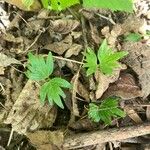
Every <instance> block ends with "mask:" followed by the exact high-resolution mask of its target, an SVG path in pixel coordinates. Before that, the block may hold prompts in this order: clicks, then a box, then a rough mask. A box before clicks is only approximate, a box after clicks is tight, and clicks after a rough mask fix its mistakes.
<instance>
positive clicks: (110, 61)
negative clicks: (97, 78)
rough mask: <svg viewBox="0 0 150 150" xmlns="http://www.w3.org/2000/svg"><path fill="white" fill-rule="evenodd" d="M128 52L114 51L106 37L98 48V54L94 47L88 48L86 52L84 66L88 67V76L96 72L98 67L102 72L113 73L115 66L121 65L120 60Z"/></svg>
mask: <svg viewBox="0 0 150 150" xmlns="http://www.w3.org/2000/svg"><path fill="white" fill-rule="evenodd" d="M127 54H128V52H125V51H121V52H114V51H113V50H112V49H111V48H109V46H108V45H107V42H106V39H105V40H104V41H103V42H102V44H101V46H100V48H99V50H98V54H97V56H96V54H95V53H94V51H93V50H92V49H90V48H88V49H87V53H85V57H86V59H85V64H84V65H83V67H86V68H87V76H88V75H91V74H93V73H95V72H96V70H97V68H98V69H99V70H100V71H101V72H102V73H104V74H106V75H111V74H113V71H114V69H115V68H118V67H120V64H119V62H118V60H119V59H121V58H123V57H124V56H126V55H127ZM97 62H98V63H97Z"/></svg>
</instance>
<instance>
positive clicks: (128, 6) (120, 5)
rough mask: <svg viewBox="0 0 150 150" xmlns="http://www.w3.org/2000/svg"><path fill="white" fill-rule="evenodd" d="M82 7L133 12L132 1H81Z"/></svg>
mask: <svg viewBox="0 0 150 150" xmlns="http://www.w3.org/2000/svg"><path fill="white" fill-rule="evenodd" d="M83 6H84V7H88V8H94V7H95V8H107V9H111V10H113V11H116V10H120V11H126V12H133V0H94V2H93V0H83Z"/></svg>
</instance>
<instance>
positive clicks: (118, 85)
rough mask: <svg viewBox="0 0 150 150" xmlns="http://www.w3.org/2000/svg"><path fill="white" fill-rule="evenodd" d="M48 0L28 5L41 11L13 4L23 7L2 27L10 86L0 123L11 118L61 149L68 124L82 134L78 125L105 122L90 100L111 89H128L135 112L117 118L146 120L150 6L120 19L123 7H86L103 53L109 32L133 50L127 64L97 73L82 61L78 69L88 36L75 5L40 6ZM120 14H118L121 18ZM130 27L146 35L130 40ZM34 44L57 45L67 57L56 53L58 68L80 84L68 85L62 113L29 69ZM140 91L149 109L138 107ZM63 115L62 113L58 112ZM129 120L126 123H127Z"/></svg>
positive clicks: (120, 92)
mask: <svg viewBox="0 0 150 150" xmlns="http://www.w3.org/2000/svg"><path fill="white" fill-rule="evenodd" d="M5 1H7V0H5ZM16 2H17V3H16ZM9 3H10V4H14V3H15V5H16V6H18V7H19V8H21V9H24V10H26V8H24V7H23V6H22V5H21V3H18V1H16V0H11V1H9ZM40 7H41V4H39V3H38V2H37V4H33V6H31V7H30V8H29V9H28V10H27V11H29V10H30V9H32V10H34V11H35V12H33V14H32V13H30V12H24V11H20V10H18V9H17V8H12V9H13V10H14V9H15V10H16V11H17V12H16V14H15V15H14V14H13V15H12V16H11V17H12V18H11V19H10V20H8V21H9V22H10V23H9V26H8V27H7V28H6V29H5V28H3V32H2V33H1V32H0V34H1V35H2V36H1V37H2V38H1V39H0V43H1V46H0V50H1V53H0V75H1V77H0V83H1V85H2V86H1V88H2V89H3V90H1V96H2V98H1V101H0V102H1V103H2V105H0V109H1V110H0V112H1V115H0V125H4V126H5V127H7V126H6V124H11V126H12V130H14V131H16V132H17V133H20V134H24V135H26V136H27V137H28V138H29V139H30V142H31V143H32V144H33V145H36V148H37V149H49V148H51V149H55V148H56V147H59V148H60V147H61V146H62V145H63V140H64V138H65V137H64V135H66V132H65V131H64V128H65V129H67V127H68V125H69V132H73V133H69V134H72V135H74V134H75V133H74V131H76V132H80V133H82V131H93V130H95V129H104V128H105V127H104V126H103V124H102V122H100V123H98V124H97V123H93V122H92V121H91V120H89V118H88V117H87V111H88V109H89V107H88V105H89V103H90V102H93V103H101V101H102V100H103V99H104V98H107V97H109V96H115V97H120V99H121V100H120V102H119V103H120V105H123V107H122V106H121V107H122V108H123V109H124V111H125V112H126V113H127V117H125V118H124V119H119V120H117V121H113V126H116V127H117V126H126V125H127V123H128V122H126V119H129V118H130V121H129V122H130V124H134V123H136V124H140V123H144V122H146V121H147V120H149V118H150V117H149V116H150V115H149V106H147V103H148V98H149V94H150V90H149V89H150V88H149V81H150V75H149V71H148V70H149V66H150V65H149V45H148V40H149V39H148V38H149V37H148V38H147V35H146V36H145V33H147V32H146V31H147V30H149V25H148V22H147V20H146V18H148V17H149V15H148V14H146V13H144V17H142V14H141V13H142V11H139V12H136V13H137V14H136V16H135V15H133V14H132V15H127V14H126V15H125V18H123V17H122V18H123V19H118V18H117V17H118V16H119V15H122V16H123V15H124V14H119V13H118V14H117V13H115V12H113V13H112V12H111V11H108V10H98V9H95V10H91V9H82V10H80V11H79V14H82V15H83V16H84V17H85V20H86V24H85V28H86V29H87V31H88V32H87V33H86V39H87V41H88V46H90V47H91V49H93V50H94V53H95V54H97V51H96V50H97V49H98V47H99V46H100V44H101V43H102V41H103V39H104V38H105V39H106V40H107V42H108V46H109V47H111V48H113V49H116V51H118V52H119V51H121V50H124V51H126V52H128V53H129V54H128V55H127V56H126V58H124V59H123V60H121V62H119V64H120V68H117V69H115V70H114V74H113V75H106V74H103V73H102V72H101V71H100V70H97V71H96V73H95V74H94V75H90V76H89V77H87V76H86V72H85V68H82V69H81V70H80V72H79V74H78V71H79V69H80V65H81V64H82V58H83V51H84V49H85V43H84V40H83V39H84V38H85V37H84V35H83V34H82V32H83V30H82V28H81V27H82V23H80V20H79V18H78V17H79V16H75V15H74V13H72V14H71V15H70V13H68V10H67V11H64V12H61V13H60V14H55V13H54V12H48V11H46V12H41V11H39V12H36V11H37V10H39V8H40ZM9 11H10V12H11V10H9ZM6 12H7V13H8V15H9V13H10V12H8V10H7V11H6ZM68 14H69V15H68ZM5 15H7V14H5ZM103 15H104V16H106V18H105V19H104V18H102V16H103ZM117 15H118V16H117ZM119 18H120V16H119ZM7 19H8V18H7ZM112 20H113V21H114V20H115V24H114V22H113V21H112ZM41 30H42V32H41V33H40V31H41ZM129 33H138V34H140V35H141V36H140V37H141V39H140V41H139V42H136V41H135V42H134V41H128V42H127V41H124V39H123V38H122V37H123V36H124V35H128V34H129ZM35 37H37V39H36V38H35ZM30 46H31V47H30ZM28 47H30V49H29V50H28V52H29V51H33V52H36V53H38V54H47V53H48V52H49V51H51V52H52V53H53V54H54V56H55V55H56V56H57V58H61V59H57V58H56V60H55V64H54V67H55V70H54V75H55V74H57V75H58V76H60V77H65V78H67V79H68V80H71V81H72V83H73V84H74V88H73V89H72V90H70V91H69V92H68V96H66V100H65V102H64V103H65V104H66V105H67V108H68V109H66V107H65V110H64V112H65V113H63V114H61V113H60V112H61V111H60V108H57V107H55V106H50V105H49V104H48V103H45V105H42V104H41V103H40V101H39V85H38V84H37V83H36V82H32V81H30V80H27V79H26V77H25V76H24V73H23V72H25V71H26V68H25V67H24V66H26V62H27V61H26V56H27V55H26V54H27V51H26V50H27V48H28ZM24 51H25V52H24ZM116 51H115V52H116ZM76 62H79V63H76ZM91 65H93V64H91ZM94 69H95V68H94ZM19 71H20V72H19ZM66 93H67V92H66ZM139 97H140V98H139ZM71 98H72V99H71ZM137 98H139V105H141V107H142V104H143V105H144V104H145V103H146V105H144V106H145V107H146V111H145V109H136V108H135V107H134V105H136V100H137ZM128 105H129V106H131V105H133V106H132V107H129V106H128ZM2 106H4V107H2ZM145 107H144V108H145ZM141 110H142V111H144V112H143V113H144V114H145V115H146V116H147V118H146V119H145V117H143V116H142V115H141V114H140V113H141V112H140V111H141ZM64 114H65V115H64ZM58 116H59V117H60V118H61V119H59V120H58ZM71 119H72V120H71ZM109 119H110V118H109ZM131 120H132V121H131ZM123 121H124V123H121V122H123ZM70 123H71V124H70ZM70 128H71V129H73V130H70ZM108 128H109V127H108ZM43 129H46V130H43ZM59 129H63V131H60V130H59ZM51 130H55V131H51ZM31 131H32V132H31ZM67 134H68V133H67ZM41 137H42V138H41ZM50 137H51V139H50ZM53 137H55V138H53ZM58 139H60V140H59V141H58ZM104 147H105V146H104ZM120 148H121V147H120Z"/></svg>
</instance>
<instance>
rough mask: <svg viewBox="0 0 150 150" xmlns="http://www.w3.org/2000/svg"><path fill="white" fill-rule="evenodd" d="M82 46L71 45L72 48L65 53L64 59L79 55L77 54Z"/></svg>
mask: <svg viewBox="0 0 150 150" xmlns="http://www.w3.org/2000/svg"><path fill="white" fill-rule="evenodd" d="M82 47H83V46H82V45H79V44H72V46H71V47H70V48H69V49H68V50H67V52H66V53H65V57H66V58H69V57H71V56H72V55H75V56H77V55H78V54H79V52H80V51H81V50H82Z"/></svg>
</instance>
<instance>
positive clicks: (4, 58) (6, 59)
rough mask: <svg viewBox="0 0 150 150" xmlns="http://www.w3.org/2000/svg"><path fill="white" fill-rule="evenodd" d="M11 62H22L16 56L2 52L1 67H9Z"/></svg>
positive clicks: (0, 56) (0, 57) (0, 54)
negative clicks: (12, 56)
mask: <svg viewBox="0 0 150 150" xmlns="http://www.w3.org/2000/svg"><path fill="white" fill-rule="evenodd" d="M11 64H21V62H20V61H18V60H16V59H15V58H10V57H8V56H7V55H5V54H3V53H0V67H7V66H9V65H11Z"/></svg>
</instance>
